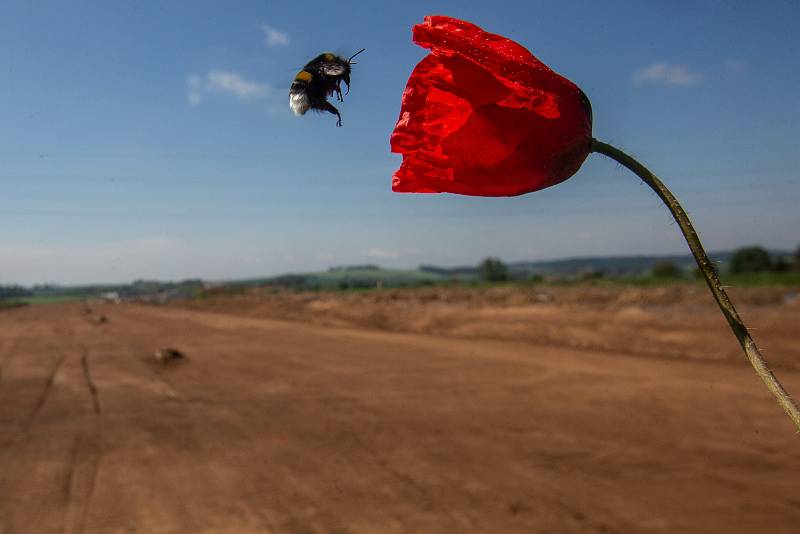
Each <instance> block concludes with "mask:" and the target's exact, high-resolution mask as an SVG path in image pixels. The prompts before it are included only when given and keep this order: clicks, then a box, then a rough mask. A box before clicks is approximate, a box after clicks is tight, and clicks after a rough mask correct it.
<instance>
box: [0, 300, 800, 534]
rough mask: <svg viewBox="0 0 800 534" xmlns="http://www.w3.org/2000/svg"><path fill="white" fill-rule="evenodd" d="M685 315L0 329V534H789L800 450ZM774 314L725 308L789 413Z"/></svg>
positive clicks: (796, 516)
mask: <svg viewBox="0 0 800 534" xmlns="http://www.w3.org/2000/svg"><path fill="white" fill-rule="evenodd" d="M505 290H507V293H508V294H506V293H503V291H505ZM677 290H678V291H689V293H688V294H687V295H686V296H685V297H682V299H679V300H673V297H672V296H670V295H669V294H664V295H662V296H659V295H660V293H658V292H657V290H638V289H637V290H630V291H634V292H633V293H631V292H628V293H626V292H627V291H629V290H619V289H612V290H608V291H609V292H608V293H607V294H606V293H604V291H606V289H600V288H598V289H597V291H598V292H596V293H595V292H593V291H589V290H586V291H585V292H584V294H583V295H582V294H580V290H578V289H575V290H574V291H575V292H574V293H569V291H572V290H568V289H565V290H564V291H565V292H564V293H563V294H562V293H559V292H558V291H556V290H548V291H553V294H552V295H549V296H537V295H538V293H524V294H517V293H514V291H516V290H514V289H507V288H501V289H500V290H494V289H492V290H463V292H459V291H461V290H453V293H452V294H446V295H444V296H442V294H441V293H437V291H441V290H437V289H430V290H425V291H419V292H416V291H398V292H389V291H387V292H383V293H369V294H367V293H364V294H358V295H355V294H328V295H325V294H316V295H296V294H288V293H287V294H274V295H265V294H250V295H245V296H241V297H236V298H231V297H215V298H212V299H209V300H206V301H205V302H202V303H193V304H192V305H191V306H192V307H196V308H199V309H186V308H182V307H177V306H168V307H154V306H143V305H110V304H109V305H100V304H93V305H92V310H91V311H90V312H89V313H85V311H84V310H83V308H82V306H79V305H66V304H57V305H43V306H30V307H26V308H19V309H13V310H3V311H0V532H2V533H3V534H10V533H50V532H59V533H62V532H65V533H78V532H86V533H106V532H110V533H118V532H119V533H122V532H126V533H128V532H144V533H150V532H153V533H182V532H230V533H249V532H290V533H294V532H297V533H305V532H338V533H382V532H391V533H394V532H398V533H399V532H502V533H505V532H575V533H578V532H580V533H585V532H606V533H611V532H620V533H622V532H626V533H627V532H631V533H639V532H698V533H700V532H703V533H705V532H744V533H747V532H753V533H756V532H759V533H760V532H773V533H787V534H789V533H794V532H796V531H797V525H798V524H800V446H798V443H800V442H798V436H797V434H795V432H794V431H793V429H792V426H791V424H790V422H789V421H788V419H787V418H786V417H785V416H784V415H783V413H782V412H781V411H780V409H779V408H778V406H777V404H776V403H775V402H774V400H773V399H772V398H771V397H770V395H769V393H768V392H767V390H766V388H764V386H763V385H762V384H761V383H760V382H759V381H758V378H757V377H756V376H755V374H754V373H753V371H752V370H751V369H750V368H749V367H748V366H747V364H746V363H745V362H744V361H743V360H744V359H743V357H741V356H739V355H738V354H737V353H736V349H737V347H736V344H735V341H733V339H732V338H731V339H726V336H725V330H724V328H725V324H724V322H723V321H722V319H721V317H717V315H718V312H717V311H716V310H715V309H714V308H713V304H712V303H710V302H708V300H707V299H705V298H703V297H702V296H701V293H700V292H698V293H697V294H696V295H695V294H693V293H691V291H692V290H691V288H690V289H677ZM470 291H472V294H471V295H470ZM526 291H527V290H526ZM531 291H536V290H531ZM635 291H641V293H635ZM651 291H656V293H650V292H651ZM668 291H672V290H671V289H670V290H668ZM759 291H761V290H759ZM770 291H772V290H770ZM770 291H761V292H758V291H757V292H754V293H753V294H752V295H745V294H744V293H740V294H739V295H737V297H739V304H740V307H741V308H742V312H743V314H744V315H745V316H746V317H747V318H748V319H751V322H753V323H754V324H756V325H757V326H760V327H761V330H756V333H757V337H758V338H759V341H761V342H762V343H763V344H764V345H765V346H766V347H767V349H768V350H767V352H766V353H767V357H768V358H770V359H771V360H772V361H777V362H779V363H780V364H781V368H780V372H779V375H780V378H781V379H782V380H783V381H784V383H785V385H786V386H787V387H788V388H789V389H790V390H793V391H795V392H797V391H800V370H798V366H797V364H798V346H797V345H798V343H797V335H796V334H795V333H794V332H795V331H796V325H797V324H798V322H797V318H798V314H800V310H798V305H797V303H796V301H794V300H792V298H793V297H792V296H791V295H788V296H787V294H786V292H785V291H784V293H780V291H782V290H775V291H777V292H776V293H774V294H773V293H770ZM614 292H616V296H615V295H614ZM695 299H696V300H695ZM612 301H613V302H612ZM100 315H102V316H104V317H105V318H106V321H105V322H98V321H97V320H95V319H94V318H95V317H98V316H100ZM276 317H282V318H289V319H292V320H291V321H286V320H279V319H276ZM654 321H655V322H657V323H658V324H654ZM332 326H333V327H332ZM387 330H394V331H387ZM728 336H729V334H728ZM576 339H577V340H578V341H575V340H576ZM164 347H174V348H175V349H177V350H180V351H181V352H182V353H183V354H184V357H183V358H180V359H178V360H176V361H174V362H171V363H170V364H169V365H164V364H163V363H159V362H158V361H157V360H156V359H155V358H154V354H155V352H156V351H157V350H159V349H162V348H164Z"/></svg>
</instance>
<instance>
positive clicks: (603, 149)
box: [592, 139, 800, 431]
mask: <svg viewBox="0 0 800 534" xmlns="http://www.w3.org/2000/svg"><path fill="white" fill-rule="evenodd" d="M592 152H597V153H598V154H603V155H604V156H608V157H609V158H611V159H613V160H614V161H616V162H618V163H620V164H621V165H624V166H625V167H627V168H628V169H630V170H631V171H632V172H633V173H634V174H636V175H637V176H638V177H639V178H641V179H642V181H643V182H644V183H646V184H647V185H648V186H650V188H651V189H652V190H653V191H655V192H656V194H657V195H658V196H659V198H660V199H661V200H662V201H663V202H664V204H666V205H667V208H669V211H670V213H672V216H673V217H674V218H675V221H676V222H677V223H678V226H680V228H681V232H683V237H685V238H686V242H687V243H688V244H689V248H690V249H691V251H692V255H694V259H695V261H696V262H697V266H698V267H699V268H700V272H702V273H703V277H705V279H706V283H707V284H708V287H709V289H710V290H711V294H712V295H714V299H715V300H716V301H717V304H719V309H720V310H722V315H724V316H725V319H727V320H728V324H729V325H730V326H731V330H733V335H734V336H736V339H738V340H739V344H740V345H741V346H742V350H743V351H744V353H745V355H746V356H747V359H748V360H750V364H751V365H752V366H753V369H755V370H756V373H757V374H758V376H760V377H761V380H763V381H764V384H766V385H767V388H769V390H770V391H771V392H772V394H773V395H775V398H776V399H777V400H778V404H780V405H781V406H782V407H783V409H784V410H785V411H786V413H787V415H788V416H789V417H790V418H791V420H792V422H794V425H795V427H797V430H798V431H800V409H798V407H797V404H796V403H795V402H794V400H792V398H791V397H790V396H789V393H787V392H786V390H785V389H784V388H783V386H782V385H781V383H780V382H779V381H778V379H777V378H776V377H775V375H774V374H773V373H772V371H771V370H770V368H769V367H768V366H767V362H766V361H764V358H763V357H762V356H761V352H760V351H759V350H758V347H757V346H756V344H755V342H754V341H753V338H752V337H750V333H749V332H748V331H747V327H745V325H744V323H743V322H742V319H741V317H739V314H738V313H737V312H736V308H734V307H733V303H732V302H731V299H730V298H729V297H728V294H727V293H725V290H724V289H723V288H722V284H720V281H719V277H718V276H717V272H716V270H715V269H714V267H713V266H712V265H711V261H710V260H709V259H708V255H707V254H706V252H705V250H703V245H702V244H701V243H700V238H699V237H697V232H695V230H694V228H693V227H692V222H691V221H690V220H689V217H688V216H687V215H686V212H685V211H683V208H682V207H681V205H680V204H679V203H678V200H677V199H676V198H675V197H674V196H673V195H672V193H671V192H670V191H669V189H667V187H666V186H665V185H664V184H663V183H662V182H661V180H659V179H658V177H657V176H656V175H655V174H653V173H652V172H650V171H649V170H647V168H646V167H645V166H644V165H642V164H641V163H639V162H638V161H636V160H635V159H633V158H632V157H630V156H629V155H627V154H626V153H624V152H623V151H621V150H619V149H618V148H615V147H613V146H611V145H608V144H606V143H603V142H601V141H598V140H597V139H593V140H592Z"/></svg>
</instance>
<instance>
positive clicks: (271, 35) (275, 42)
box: [261, 24, 289, 47]
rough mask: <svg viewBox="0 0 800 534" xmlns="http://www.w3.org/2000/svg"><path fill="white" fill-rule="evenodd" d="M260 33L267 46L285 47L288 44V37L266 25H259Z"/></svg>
mask: <svg viewBox="0 0 800 534" xmlns="http://www.w3.org/2000/svg"><path fill="white" fill-rule="evenodd" d="M261 31H262V32H264V42H265V43H266V45H267V46H270V47H272V46H286V45H288V44H289V35H288V34H287V33H286V32H282V31H280V30H277V29H275V28H273V27H272V26H270V25H268V24H262V25H261Z"/></svg>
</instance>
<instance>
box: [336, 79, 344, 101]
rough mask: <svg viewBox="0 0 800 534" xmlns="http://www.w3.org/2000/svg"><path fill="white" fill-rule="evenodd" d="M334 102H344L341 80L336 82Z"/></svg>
mask: <svg viewBox="0 0 800 534" xmlns="http://www.w3.org/2000/svg"><path fill="white" fill-rule="evenodd" d="M336 100H338V101H339V102H344V97H343V96H342V82H341V80H339V81H337V82H336Z"/></svg>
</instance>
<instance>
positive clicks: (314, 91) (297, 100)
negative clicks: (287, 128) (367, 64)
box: [289, 50, 364, 126]
mask: <svg viewBox="0 0 800 534" xmlns="http://www.w3.org/2000/svg"><path fill="white" fill-rule="evenodd" d="M363 51H364V50H360V51H359V52H356V53H355V54H353V55H352V56H350V58H349V59H345V58H342V57H339V56H337V55H334V54H331V53H330V52H326V53H324V54H320V55H318V56H317V57H315V58H314V59H312V60H311V61H309V62H308V63H307V64H306V66H305V67H303V70H301V71H300V72H298V73H297V76H295V77H294V81H293V82H292V87H291V88H290V89H289V107H290V108H291V109H292V111H294V113H295V115H305V113H306V111H308V110H309V109H313V110H317V111H327V112H328V113H332V114H333V115H336V117H337V121H336V126H341V125H342V116H341V114H339V110H338V109H336V108H335V107H334V106H333V104H331V103H330V102H328V97H329V96H333V95H336V99H337V100H339V101H340V102H343V101H344V95H343V94H342V82H344V84H345V86H347V90H346V92H345V93H344V94H345V95H346V94H348V93H349V92H350V65H352V64H353V58H354V57H356V56H357V55H358V54H360V53H361V52H363Z"/></svg>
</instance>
